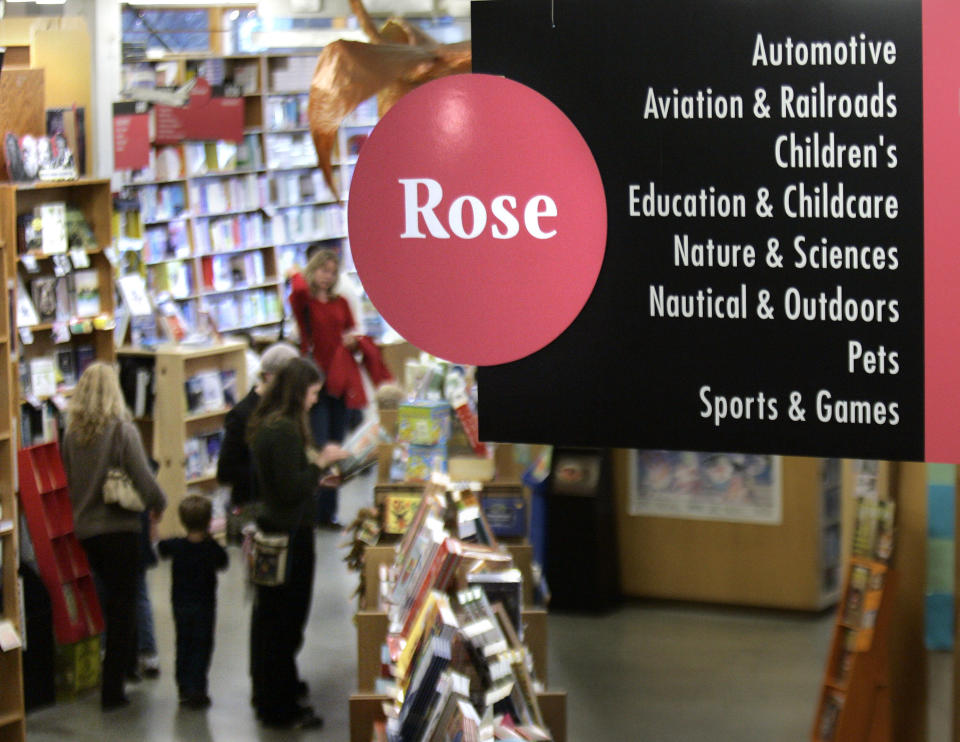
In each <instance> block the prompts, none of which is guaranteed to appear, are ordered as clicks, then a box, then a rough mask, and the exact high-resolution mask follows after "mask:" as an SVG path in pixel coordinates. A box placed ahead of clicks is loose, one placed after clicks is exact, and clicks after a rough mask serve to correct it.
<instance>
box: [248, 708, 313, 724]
mask: <svg viewBox="0 0 960 742" xmlns="http://www.w3.org/2000/svg"><path fill="white" fill-rule="evenodd" d="M260 720H261V722H262V723H263V725H264V726H265V727H268V728H270V729H319V728H320V727H322V726H323V717H322V716H318V715H317V714H315V713H314V712H313V709H312V708H310V707H309V706H303V707H301V708H298V709H297V710H296V711H294V712H293V713H292V714H285V715H283V716H280V717H276V716H272V715H260Z"/></svg>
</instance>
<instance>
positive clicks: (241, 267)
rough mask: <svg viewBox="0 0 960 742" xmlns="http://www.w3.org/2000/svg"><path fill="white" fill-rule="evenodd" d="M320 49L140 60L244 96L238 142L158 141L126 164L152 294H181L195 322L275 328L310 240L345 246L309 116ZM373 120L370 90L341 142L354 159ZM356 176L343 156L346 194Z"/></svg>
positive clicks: (173, 79)
mask: <svg viewBox="0 0 960 742" xmlns="http://www.w3.org/2000/svg"><path fill="white" fill-rule="evenodd" d="M316 57H317V54H316V53H295V54H276V55H274V54H261V55H238V56H221V57H212V56H204V57H195V58H193V57H185V56H178V57H176V58H171V59H167V60H155V61H151V62H149V63H139V64H138V65H137V71H136V75H137V77H136V79H137V80H138V81H139V82H140V83H143V82H144V70H143V68H144V66H152V68H153V69H154V70H155V73H156V74H155V75H154V76H153V77H152V78H149V77H148V78H147V82H148V83H149V84H151V85H169V86H175V85H180V84H183V83H184V82H187V81H189V80H191V79H193V78H203V79H205V80H207V82H209V83H210V85H211V88H212V90H213V94H214V95H222V96H224V97H231V96H232V97H239V98H242V99H243V135H242V140H240V141H227V140H202V141H201V140H186V139H185V140H183V141H181V142H178V143H176V144H165V145H152V146H151V150H150V163H149V165H148V167H146V168H144V169H142V170H136V171H126V172H125V173H124V177H125V180H126V181H127V183H128V185H129V187H130V189H131V190H133V191H135V194H136V199H135V202H136V205H137V208H138V212H136V213H130V214H127V218H126V227H125V233H126V235H127V236H129V237H132V238H134V243H133V244H138V243H139V244H142V248H140V249H141V251H142V260H141V264H140V266H139V269H140V270H141V271H142V272H143V274H144V275H145V277H146V279H147V285H148V288H149V289H150V290H151V292H152V293H153V294H154V296H160V295H169V296H170V297H172V299H173V300H174V301H175V302H176V304H177V305H178V307H179V311H180V313H181V314H182V316H183V319H184V322H185V324H186V325H187V329H188V331H189V329H191V328H192V327H194V326H195V325H196V323H197V320H198V317H199V315H200V313H201V312H205V313H206V314H207V316H209V317H210V318H211V319H212V320H213V322H214V324H215V325H216V328H217V329H218V330H219V331H220V332H230V331H237V330H251V329H252V328H270V327H273V329H274V330H276V329H277V328H278V327H279V326H281V325H282V324H283V322H284V314H285V313H284V303H283V302H284V292H283V277H284V276H285V274H286V271H287V270H288V269H289V268H290V267H291V266H292V265H295V264H299V265H302V264H303V263H304V261H305V254H306V248H307V246H308V245H309V244H311V243H315V242H325V243H329V244H330V246H332V247H337V248H339V247H342V246H343V245H344V244H345V241H346V217H345V213H344V204H343V203H342V201H341V200H340V199H338V197H337V196H336V195H335V194H334V193H333V192H332V191H331V190H330V188H329V187H328V186H327V184H326V182H325V181H324V179H323V176H322V173H321V172H320V171H319V170H318V169H317V156H316V152H315V150H314V146H313V140H312V138H311V135H310V129H309V125H308V121H307V101H308V91H309V87H310V81H311V79H312V76H313V69H314V66H315V64H316ZM375 122H376V102H375V100H373V99H371V101H369V102H367V103H365V104H364V105H363V106H361V108H360V109H358V112H355V113H354V114H353V116H352V117H351V119H350V121H349V125H345V127H344V129H343V133H342V136H341V140H342V142H340V143H338V144H339V146H340V151H342V152H352V153H353V160H354V161H355V159H356V157H355V155H356V153H357V152H358V151H359V147H360V146H361V145H362V141H363V139H364V138H365V135H366V134H368V133H369V131H370V130H371V129H372V127H373V125H374V124H375ZM346 161H347V158H344V162H345V163H346ZM351 174H352V167H348V166H347V165H346V164H344V165H343V168H342V172H341V173H340V174H339V178H338V179H337V187H338V188H339V189H340V190H341V191H343V192H344V193H345V192H346V190H347V188H348V186H349V178H350V175H351ZM343 198H344V199H345V196H343ZM128 244H129V243H128Z"/></svg>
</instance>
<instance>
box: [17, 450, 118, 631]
mask: <svg viewBox="0 0 960 742" xmlns="http://www.w3.org/2000/svg"><path fill="white" fill-rule="evenodd" d="M18 471H19V474H20V503H21V505H22V506H23V512H24V515H25V516H26V518H27V527H28V528H29V529H30V538H31V539H32V541H33V549H34V551H35V552H36V556H37V566H38V567H39V569H40V576H41V577H42V578H43V582H44V584H45V585H46V586H47V592H49V593H50V601H51V604H52V608H53V630H54V634H55V635H56V638H57V642H58V643H60V644H72V643H74V642H78V641H80V640H81V639H85V638H87V637H89V636H94V635H96V634H99V633H100V632H102V631H103V615H102V614H101V612H100V603H99V602H98V601H97V591H96V588H95V586H94V583H93V574H92V573H91V571H90V565H89V563H88V562H87V556H86V554H85V553H84V551H83V547H81V546H80V541H79V539H77V536H76V534H75V533H74V531H73V510H72V507H71V504H70V493H69V492H68V490H67V477H66V474H65V472H64V470H63V464H62V463H61V461H60V449H59V447H58V446H57V444H56V443H43V444H41V445H39V446H31V447H29V448H24V449H21V450H20V452H19V454H18Z"/></svg>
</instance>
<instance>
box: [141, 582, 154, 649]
mask: <svg viewBox="0 0 960 742" xmlns="http://www.w3.org/2000/svg"><path fill="white" fill-rule="evenodd" d="M137 650H138V651H139V653H140V654H141V655H144V654H146V655H153V654H156V653H157V636H156V634H155V633H154V629H153V606H152V605H150V591H149V590H148V589H147V571H146V570H145V569H142V570H140V577H139V579H138V580H137Z"/></svg>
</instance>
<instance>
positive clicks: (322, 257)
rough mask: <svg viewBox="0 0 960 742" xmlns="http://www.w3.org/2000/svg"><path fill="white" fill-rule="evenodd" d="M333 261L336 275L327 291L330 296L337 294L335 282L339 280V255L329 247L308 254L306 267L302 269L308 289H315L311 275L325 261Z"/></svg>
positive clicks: (324, 263)
mask: <svg viewBox="0 0 960 742" xmlns="http://www.w3.org/2000/svg"><path fill="white" fill-rule="evenodd" d="M329 262H334V263H336V264H337V276H336V278H334V279H333V285H332V286H331V287H330V289H329V290H328V291H327V293H328V294H329V295H330V298H333V297H334V296H336V295H337V282H338V281H339V280H340V256H339V255H338V254H337V251H336V250H331V249H330V248H329V247H325V248H323V249H322V250H317V251H316V252H315V253H314V254H313V255H311V256H310V260H308V261H307V267H306V268H304V269H303V272H304V274H305V278H306V279H307V284H308V285H309V286H310V291H311V293H313V292H314V291H316V287H315V286H314V285H313V276H314V274H315V273H316V272H317V270H319V269H320V268H323V267H324V266H325V265H326V264H327V263H329Z"/></svg>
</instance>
